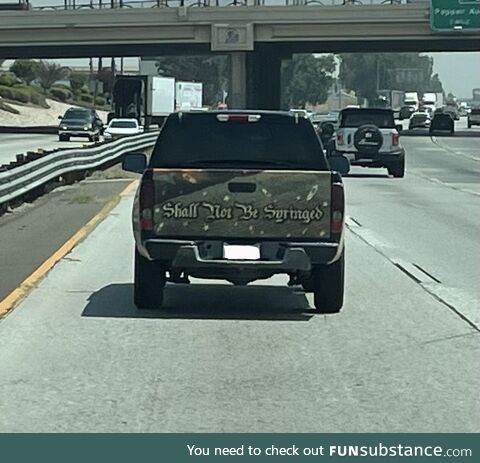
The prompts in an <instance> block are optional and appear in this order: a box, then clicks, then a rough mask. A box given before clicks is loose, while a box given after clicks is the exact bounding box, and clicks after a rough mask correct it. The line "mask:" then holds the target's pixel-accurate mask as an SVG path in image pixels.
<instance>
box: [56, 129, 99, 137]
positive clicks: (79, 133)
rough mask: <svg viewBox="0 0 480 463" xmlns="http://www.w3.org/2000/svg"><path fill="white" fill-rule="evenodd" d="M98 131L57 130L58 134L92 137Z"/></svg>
mask: <svg viewBox="0 0 480 463" xmlns="http://www.w3.org/2000/svg"><path fill="white" fill-rule="evenodd" d="M98 134H99V132H95V131H94V130H59V131H58V135H68V136H70V137H92V136H94V135H98Z"/></svg>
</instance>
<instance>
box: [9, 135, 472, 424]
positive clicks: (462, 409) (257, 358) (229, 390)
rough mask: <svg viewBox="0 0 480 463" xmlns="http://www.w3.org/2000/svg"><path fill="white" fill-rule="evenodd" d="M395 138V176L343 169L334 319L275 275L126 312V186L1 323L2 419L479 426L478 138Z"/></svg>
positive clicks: (178, 291)
mask: <svg viewBox="0 0 480 463" xmlns="http://www.w3.org/2000/svg"><path fill="white" fill-rule="evenodd" d="M402 142H403V144H404V146H405V148H406V150H407V174H406V177H405V178H404V179H393V178H388V177H386V171H385V170H382V169H369V170H367V169H362V168H353V169H352V175H350V176H349V177H347V178H346V179H345V183H346V196H347V216H348V219H347V224H348V229H347V235H346V246H347V254H346V266H347V267H346V303H345V306H344V309H343V311H342V312H341V313H340V314H338V315H331V316H320V315H316V314H315V313H313V311H312V310H311V309H310V307H311V306H312V300H311V297H310V295H307V296H306V295H305V294H304V293H303V292H302V291H300V288H288V287H286V278H283V277H275V278H272V279H270V280H267V281H264V282H257V283H256V284H254V285H251V286H247V287H233V286H231V285H229V284H227V283H224V282H221V281H206V280H193V283H192V284H191V285H174V286H168V288H167V291H166V306H165V308H164V309H162V310H160V311H144V312H138V311H137V310H136V309H135V308H134V306H133V303H132V257H133V239H132V236H131V224H130V210H131V203H132V194H133V193H130V194H128V195H126V196H124V197H123V198H122V199H121V201H120V202H119V204H118V205H117V206H116V207H115V209H113V210H112V211H111V213H110V214H108V216H107V218H106V219H105V220H104V221H103V222H102V223H101V224H100V225H99V226H98V227H97V228H96V229H95V230H94V231H93V232H92V233H91V234H90V235H89V236H88V237H87V238H86V239H85V240H84V241H82V242H81V243H80V244H79V245H78V246H77V247H76V248H75V249H74V250H73V251H72V252H71V253H70V254H68V255H67V256H66V257H65V258H64V259H62V260H61V261H60V262H59V263H58V264H57V265H56V266H55V267H54V268H53V270H51V271H50V272H49V273H48V274H47V276H46V277H45V278H44V279H43V280H42V281H41V282H40V283H39V285H38V287H37V288H35V289H33V290H32V291H31V293H30V294H29V295H28V297H26V299H24V300H23V301H22V302H21V303H20V304H19V306H18V307H17V308H16V309H15V310H14V311H12V312H11V313H10V314H9V315H8V316H7V317H5V318H4V319H3V320H2V321H1V322H0V431H2V432H7V431H8V432H39V431H41V432H50V431H52V432H57V431H59V432H64V431H65V432H66V431H69V432H83V431H95V432H103V431H105V432H109V431H118V432H130V431H138V432H150V431H152V432H153V431H159V432H170V431H177V432H207V431H218V432H230V431H231V432H479V431H480V421H479V419H478V416H479V412H480V397H479V394H478V391H479V390H480V369H479V368H478V359H479V355H480V337H479V335H480V333H479V329H480V293H479V289H478V281H479V278H478V277H479V273H480V272H479V268H480V267H479V262H480V242H479V239H478V229H479V226H480V201H479V199H480V198H479V196H480V187H479V179H480V152H479V150H478V149H477V147H476V146H477V142H478V139H476V140H475V139H471V138H448V137H439V138H436V139H434V140H433V141H432V140H431V139H430V138H428V137H411V138H407V137H404V138H403V140H402ZM34 211H35V207H32V208H31V210H27V211H23V212H21V213H19V214H18V219H17V218H16V217H15V216H11V217H9V218H8V223H6V222H5V225H3V223H2V220H4V218H0V227H2V226H5V227H11V229H12V230H15V227H16V226H17V225H19V224H20V223H25V222H26V221H27V219H28V214H34ZM21 221H23V222H21ZM55 223H56V226H61V225H60V224H59V223H58V221H57V222H55ZM65 226H66V225H65ZM54 232H55V231H52V233H54ZM29 233H31V236H32V237H34V236H35V229H32V230H31V231H30V232H29ZM42 233H46V232H45V231H43V232H42ZM32 239H33V238H32ZM33 243H34V242H33V241H32V247H33V246H34V244H33ZM1 246H3V247H4V248H2V247H1ZM7 246H9V243H8V242H7V243H5V242H4V243H3V244H0V249H5V247H7ZM30 252H31V251H30V250H29V249H28V247H24V248H22V249H18V253H17V254H16V259H17V261H21V260H22V259H26V258H27V257H28V255H29V253H30ZM32 270H33V269H32ZM12 272H15V266H12Z"/></svg>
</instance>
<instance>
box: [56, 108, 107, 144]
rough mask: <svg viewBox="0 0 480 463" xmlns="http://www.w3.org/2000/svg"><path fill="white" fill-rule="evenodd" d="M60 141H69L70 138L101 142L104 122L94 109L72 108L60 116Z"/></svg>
mask: <svg viewBox="0 0 480 463" xmlns="http://www.w3.org/2000/svg"><path fill="white" fill-rule="evenodd" d="M59 119H61V121H60V126H59V128H58V139H59V141H69V140H70V137H86V138H88V139H89V140H90V141H99V140H100V135H101V133H102V131H103V122H102V120H101V119H100V117H99V116H98V114H97V113H96V111H95V110H94V109H88V108H70V109H68V110H67V111H66V112H65V114H64V115H63V117H62V116H59Z"/></svg>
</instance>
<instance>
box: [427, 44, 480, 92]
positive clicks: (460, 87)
mask: <svg viewBox="0 0 480 463" xmlns="http://www.w3.org/2000/svg"><path fill="white" fill-rule="evenodd" d="M431 56H433V59H434V67H433V69H434V72H437V73H438V75H439V76H440V80H441V81H442V83H443V88H444V89H445V91H446V92H447V93H448V92H452V93H453V94H454V95H456V96H457V97H458V98H459V99H460V98H471V97H472V88H480V53H432V54H431Z"/></svg>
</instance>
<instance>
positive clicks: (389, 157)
mask: <svg viewBox="0 0 480 463" xmlns="http://www.w3.org/2000/svg"><path fill="white" fill-rule="evenodd" d="M336 153H337V154H341V155H343V156H345V157H346V158H347V159H348V160H349V161H350V164H351V165H353V166H355V165H360V166H372V167H383V166H388V165H390V164H392V163H395V162H397V161H398V160H400V159H401V158H402V157H404V156H405V150H404V149H403V148H399V149H397V150H394V151H382V152H380V153H377V154H373V155H368V154H361V153H359V152H356V151H336Z"/></svg>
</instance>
